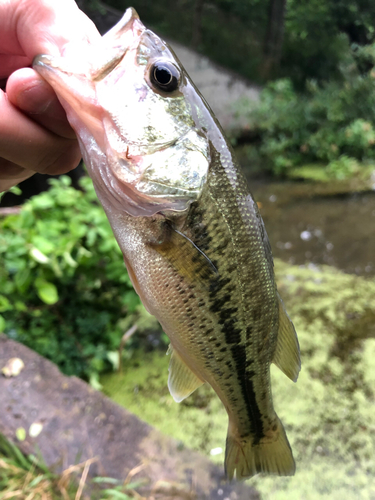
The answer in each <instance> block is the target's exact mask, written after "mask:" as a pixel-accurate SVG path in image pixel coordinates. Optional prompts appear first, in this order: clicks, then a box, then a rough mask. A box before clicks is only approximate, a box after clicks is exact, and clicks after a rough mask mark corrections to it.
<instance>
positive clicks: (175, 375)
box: [167, 345, 204, 403]
mask: <svg viewBox="0 0 375 500" xmlns="http://www.w3.org/2000/svg"><path fill="white" fill-rule="evenodd" d="M168 353H171V361H170V363H169V368H168V371H169V376H168V388H169V392H170V393H171V396H172V397H173V399H174V400H175V401H176V403H180V402H181V401H182V400H183V399H185V398H187V397H188V396H190V394H191V393H192V392H194V391H195V389H198V387H200V386H201V385H203V384H204V381H203V380H201V379H200V378H199V377H197V375H195V373H194V372H192V371H191V369H190V368H189V367H188V366H187V364H186V363H185V362H184V361H183V360H182V358H181V356H180V355H179V354H178V353H177V351H176V350H175V349H173V347H172V345H170V346H169V349H168ZM168 353H167V354H168Z"/></svg>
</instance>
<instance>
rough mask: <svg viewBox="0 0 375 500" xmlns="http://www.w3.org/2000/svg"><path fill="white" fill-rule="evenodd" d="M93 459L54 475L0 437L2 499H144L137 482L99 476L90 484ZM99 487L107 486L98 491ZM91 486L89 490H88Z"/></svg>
mask: <svg viewBox="0 0 375 500" xmlns="http://www.w3.org/2000/svg"><path fill="white" fill-rule="evenodd" d="M92 461H93V460H87V461H86V462H84V463H82V464H78V465H73V466H71V467H69V468H68V469H66V470H65V471H64V472H63V473H62V474H59V475H57V474H54V473H52V472H51V471H49V470H48V468H47V467H46V465H45V464H44V463H43V462H42V461H41V460H39V459H38V458H37V457H35V456H32V455H30V456H28V457H26V456H24V455H23V454H22V453H21V452H20V450H19V449H18V448H17V447H16V446H15V445H14V444H12V443H11V442H9V441H8V440H7V439H5V438H4V436H2V435H1V434H0V500H8V499H9V500H10V499H12V500H89V499H91V500H110V499H117V500H131V498H137V499H139V500H140V499H141V498H142V497H140V495H138V494H136V493H135V492H134V490H133V488H136V487H137V486H139V484H138V483H136V482H130V481H129V480H126V481H125V482H121V481H118V480H116V479H113V478H104V477H103V478H101V477H97V478H95V479H94V480H92V481H91V480H89V481H87V473H88V471H89V467H90V464H91V463H92ZM98 485H102V486H104V488H103V489H99V488H98ZM87 486H89V487H87Z"/></svg>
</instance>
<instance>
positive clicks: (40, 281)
mask: <svg viewBox="0 0 375 500" xmlns="http://www.w3.org/2000/svg"><path fill="white" fill-rule="evenodd" d="M80 183H81V187H82V190H76V189H74V188H73V187H71V185H70V179H69V178H68V177H66V176H63V177H61V178H60V179H58V180H57V179H54V180H51V188H50V190H49V191H47V192H44V193H42V194H40V195H38V196H35V197H34V198H32V199H31V200H30V201H28V202H27V203H26V204H25V205H24V206H23V207H22V210H21V212H20V213H19V214H18V215H11V216H8V217H6V218H4V219H3V220H0V262H1V265H0V290H1V294H0V315H1V316H0V318H1V320H0V322H1V324H0V327H1V328H0V329H1V330H4V332H5V333H6V334H7V335H8V336H9V337H10V338H12V339H15V340H17V341H19V342H22V343H24V344H26V345H27V346H29V347H31V348H32V349H34V350H36V351H37V352H39V353H40V354H41V355H43V356H45V357H47V358H48V359H50V360H52V361H54V362H55V363H56V364H57V365H58V366H59V367H60V369H61V370H62V371H63V372H64V373H66V374H68V375H73V374H74V375H78V376H81V377H84V378H86V379H90V380H91V381H92V382H94V381H95V378H97V374H98V373H100V372H101V371H103V370H106V369H109V368H110V366H111V361H113V360H114V358H116V357H115V356H113V351H115V350H117V349H118V347H119V344H120V340H121V337H122V335H123V334H124V331H125V329H126V328H127V327H128V326H129V324H130V325H131V324H134V322H136V321H138V319H139V317H140V316H142V317H146V316H149V315H148V313H146V312H145V311H144V310H143V311H142V310H141V309H140V302H139V298H138V296H137V295H136V293H135V292H134V290H133V287H132V285H131V282H130V279H129V276H128V274H127V272H126V269H125V266H124V262H123V258H122V255H121V251H120V249H119V247H118V245H117V243H116V241H115V239H114V236H113V234H112V230H111V227H110V225H109V223H108V220H107V218H106V216H105V214H104V212H103V210H102V208H101V207H100V206H99V204H98V202H97V199H96V195H95V192H94V188H93V186H92V183H91V180H90V179H89V178H87V177H84V178H82V179H81V181H80ZM140 311H141V312H140ZM150 323H151V325H153V326H152V327H153V328H154V329H155V323H152V321H148V325H147V326H150ZM113 362H114V361H113Z"/></svg>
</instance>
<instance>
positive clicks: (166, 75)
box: [150, 61, 180, 92]
mask: <svg viewBox="0 0 375 500" xmlns="http://www.w3.org/2000/svg"><path fill="white" fill-rule="evenodd" d="M150 81H151V83H152V84H153V85H154V86H155V87H156V88H158V89H159V90H163V91H164V92H173V91H174V90H176V89H177V88H178V85H179V83H180V73H179V71H178V69H177V68H176V66H174V65H173V64H171V63H168V62H160V61H159V62H156V63H154V64H153V65H152V66H151V70H150Z"/></svg>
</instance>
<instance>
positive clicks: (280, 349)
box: [272, 294, 301, 382]
mask: <svg viewBox="0 0 375 500" xmlns="http://www.w3.org/2000/svg"><path fill="white" fill-rule="evenodd" d="M277 296H278V301H279V331H278V336H277V345H276V350H275V354H274V357H273V360H272V361H273V362H274V363H275V365H276V366H277V367H278V368H280V370H281V371H282V372H283V373H285V375H286V376H287V377H289V378H290V379H291V380H293V382H296V381H297V378H298V374H299V372H300V369H301V359H300V352H299V344H298V339H297V334H296V331H295V329H294V325H293V323H292V322H291V320H290V318H289V316H288V313H287V312H286V310H285V307H284V304H283V302H282V300H281V298H280V296H279V294H277Z"/></svg>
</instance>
